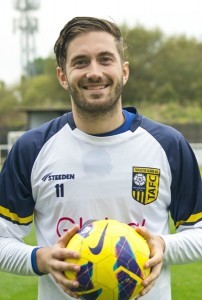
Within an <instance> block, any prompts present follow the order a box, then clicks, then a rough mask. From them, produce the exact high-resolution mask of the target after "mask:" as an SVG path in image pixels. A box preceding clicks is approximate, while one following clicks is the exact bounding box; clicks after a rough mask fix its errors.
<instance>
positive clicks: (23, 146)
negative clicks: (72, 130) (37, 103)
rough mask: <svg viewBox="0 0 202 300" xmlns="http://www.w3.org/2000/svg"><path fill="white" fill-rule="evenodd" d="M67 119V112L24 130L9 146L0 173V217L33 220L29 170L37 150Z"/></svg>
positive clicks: (18, 222)
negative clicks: (13, 143)
mask: <svg viewBox="0 0 202 300" xmlns="http://www.w3.org/2000/svg"><path fill="white" fill-rule="evenodd" d="M66 123H67V115H63V116H62V117H59V118H57V119H54V120H52V121H50V122H48V123H46V124H44V125H42V126H41V127H39V128H36V129H33V130H30V131H27V132H26V133H25V134H24V135H23V136H22V137H20V138H19V140H18V141H17V142H16V143H15V145H14V146H13V148H12V149H11V151H10V153H9V155H8V157H7V159H6V161H5V163H4V165H3V168H2V170H1V173H0V217H2V218H4V219H6V220H9V221H11V222H13V223H17V224H21V225H29V224H30V223H31V222H32V220H33V211H34V205H35V202H34V199H33V197H32V187H31V173H32V167H33V164H34V162H35V159H36V157H37V156H38V153H39V152H40V150H41V148H42V147H43V145H44V144H45V142H46V141H47V140H48V139H49V138H51V137H52V136H53V135H54V134H55V133H56V132H57V131H59V130H60V128H62V127H63V126H64V125H65V124H66Z"/></svg>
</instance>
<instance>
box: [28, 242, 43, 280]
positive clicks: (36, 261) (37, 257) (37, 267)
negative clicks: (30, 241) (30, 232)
mask: <svg viewBox="0 0 202 300" xmlns="http://www.w3.org/2000/svg"><path fill="white" fill-rule="evenodd" d="M43 250H44V248H40V247H36V248H34V249H33V251H32V254H31V263H32V268H33V270H34V272H35V273H36V274H37V275H39V276H42V275H44V274H47V272H46V271H45V268H43V264H42V263H41V261H42V260H41V252H42V251H43Z"/></svg>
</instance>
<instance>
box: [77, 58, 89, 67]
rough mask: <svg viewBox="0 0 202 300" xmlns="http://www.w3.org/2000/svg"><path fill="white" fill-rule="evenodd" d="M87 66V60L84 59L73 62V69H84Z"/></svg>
mask: <svg viewBox="0 0 202 300" xmlns="http://www.w3.org/2000/svg"><path fill="white" fill-rule="evenodd" d="M87 65H88V60H87V59H84V58H82V59H78V60H76V61H75V62H74V67H75V68H83V67H85V66H87Z"/></svg>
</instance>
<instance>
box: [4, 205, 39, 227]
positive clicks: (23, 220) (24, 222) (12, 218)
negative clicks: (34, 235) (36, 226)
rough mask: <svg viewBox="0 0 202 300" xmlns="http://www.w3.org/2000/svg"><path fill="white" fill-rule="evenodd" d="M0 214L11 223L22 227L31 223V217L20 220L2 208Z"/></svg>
mask: <svg viewBox="0 0 202 300" xmlns="http://www.w3.org/2000/svg"><path fill="white" fill-rule="evenodd" d="M0 214H1V215H2V216H3V217H5V218H8V219H10V220H11V221H12V222H17V223H19V224H23V225H27V224H29V223H31V222H32V221H33V215H31V216H29V217H24V218H22V217H19V216H18V215H17V214H15V213H12V212H10V210H9V209H8V208H5V207H3V206H0Z"/></svg>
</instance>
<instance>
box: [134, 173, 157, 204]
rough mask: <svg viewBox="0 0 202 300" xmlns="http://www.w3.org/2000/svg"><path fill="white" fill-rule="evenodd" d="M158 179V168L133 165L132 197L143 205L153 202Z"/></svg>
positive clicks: (155, 196)
mask: <svg viewBox="0 0 202 300" xmlns="http://www.w3.org/2000/svg"><path fill="white" fill-rule="evenodd" d="M159 181H160V170H159V169H155V168H139V167H133V178H132V196H133V198H134V199H135V200H136V201H138V202H140V203H141V204H143V205H147V204H150V203H151V202H154V201H155V200H156V199H157V197H158V192H159Z"/></svg>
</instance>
